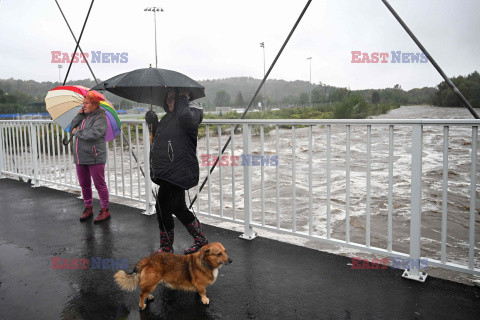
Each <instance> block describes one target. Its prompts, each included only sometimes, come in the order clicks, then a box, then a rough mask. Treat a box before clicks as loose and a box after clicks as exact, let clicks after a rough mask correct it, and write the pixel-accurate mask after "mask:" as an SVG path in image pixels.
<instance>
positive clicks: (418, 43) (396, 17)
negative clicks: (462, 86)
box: [382, 0, 480, 119]
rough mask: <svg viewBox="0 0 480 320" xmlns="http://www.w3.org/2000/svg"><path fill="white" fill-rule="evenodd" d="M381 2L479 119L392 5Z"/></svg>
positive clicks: (472, 112) (384, 0)
mask: <svg viewBox="0 0 480 320" xmlns="http://www.w3.org/2000/svg"><path fill="white" fill-rule="evenodd" d="M382 2H383V4H385V6H386V7H387V9H388V10H390V12H391V13H392V14H393V16H394V17H395V19H397V21H398V22H399V23H400V25H401V26H402V27H403V29H405V31H406V32H407V33H408V35H409V36H410V38H412V40H413V41H414V42H415V43H416V45H417V46H418V47H419V48H420V50H422V52H423V53H424V54H425V55H426V56H427V58H428V60H429V61H430V62H431V63H432V65H433V66H434V67H435V69H437V71H438V73H440V75H441V76H442V77H443V79H445V81H446V82H447V84H448V85H449V86H450V88H452V90H453V92H454V93H455V94H456V95H457V97H458V98H459V99H460V100H461V101H462V102H463V104H464V105H465V106H466V107H467V109H468V111H470V113H471V114H472V115H473V117H474V118H475V119H479V118H480V117H479V116H478V114H477V113H476V112H475V110H474V109H473V107H472V106H471V105H470V103H469V102H468V100H467V99H465V97H464V96H463V94H462V93H461V92H460V90H458V88H457V86H455V84H454V83H453V82H452V81H451V80H450V78H448V77H447V75H446V74H445V73H444V72H443V70H442V69H441V68H440V66H439V65H438V64H437V62H436V61H435V60H434V59H433V57H432V56H431V55H430V53H428V51H427V49H425V47H424V46H423V45H422V44H421V43H420V41H419V40H418V39H417V37H415V35H414V34H413V32H412V31H411V30H410V29H409V28H408V26H407V25H406V24H405V22H403V20H402V18H400V16H399V15H398V14H397V12H396V11H395V10H394V9H393V8H392V6H391V5H390V4H389V3H388V1H387V0H382Z"/></svg>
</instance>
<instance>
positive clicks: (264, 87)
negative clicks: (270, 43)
mask: <svg viewBox="0 0 480 320" xmlns="http://www.w3.org/2000/svg"><path fill="white" fill-rule="evenodd" d="M260 48H263V78H265V42H260ZM266 88H267V83H266V82H265V84H264V85H263V109H264V110H265V91H266Z"/></svg>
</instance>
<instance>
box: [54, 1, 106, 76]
mask: <svg viewBox="0 0 480 320" xmlns="http://www.w3.org/2000/svg"><path fill="white" fill-rule="evenodd" d="M55 2H56V3H57V7H58V10H60V13H61V14H62V16H63V19H64V20H65V23H66V24H67V27H68V29H69V30H70V33H71V34H72V37H73V39H74V40H75V43H78V49H79V50H80V53H81V54H82V57H83V58H84V60H85V62H86V63H87V66H88V69H89V70H90V72H91V73H92V76H93V80H95V82H96V83H97V84H98V81H97V77H95V74H93V70H92V68H91V67H90V64H89V63H88V59H86V58H85V54H84V53H83V50H82V47H80V42H79V41H78V40H77V37H75V34H74V33H73V31H72V28H70V24H69V23H68V21H67V18H66V17H65V15H64V14H63V11H62V8H60V5H59V4H58V1H57V0H55ZM72 60H73V57H72ZM63 84H64V85H65V82H64V83H63Z"/></svg>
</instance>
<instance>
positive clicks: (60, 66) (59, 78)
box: [58, 64, 63, 83]
mask: <svg viewBox="0 0 480 320" xmlns="http://www.w3.org/2000/svg"><path fill="white" fill-rule="evenodd" d="M62 68H63V65H61V64H59V65H58V82H60V83H62V77H61V76H60V69H62Z"/></svg>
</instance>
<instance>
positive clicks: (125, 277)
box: [113, 267, 140, 291]
mask: <svg viewBox="0 0 480 320" xmlns="http://www.w3.org/2000/svg"><path fill="white" fill-rule="evenodd" d="M113 277H114V278H115V281H116V282H117V284H118V285H119V286H120V288H122V289H123V290H127V291H133V290H135V288H137V287H138V284H139V282H140V273H139V272H138V270H137V267H135V268H134V269H133V271H132V272H130V273H126V272H125V270H120V271H118V272H117V273H115V275H114V276H113Z"/></svg>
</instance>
